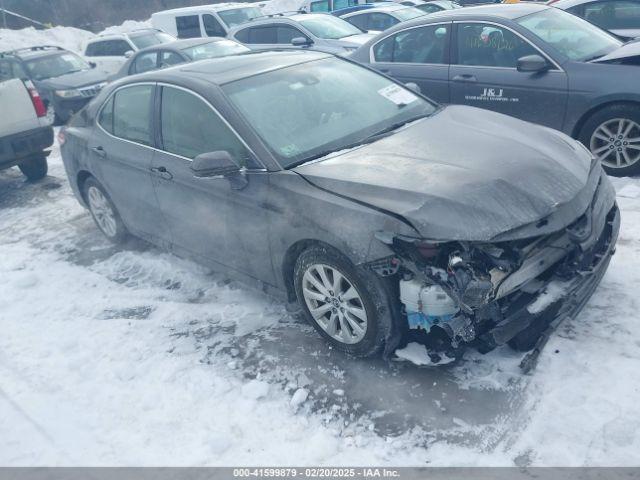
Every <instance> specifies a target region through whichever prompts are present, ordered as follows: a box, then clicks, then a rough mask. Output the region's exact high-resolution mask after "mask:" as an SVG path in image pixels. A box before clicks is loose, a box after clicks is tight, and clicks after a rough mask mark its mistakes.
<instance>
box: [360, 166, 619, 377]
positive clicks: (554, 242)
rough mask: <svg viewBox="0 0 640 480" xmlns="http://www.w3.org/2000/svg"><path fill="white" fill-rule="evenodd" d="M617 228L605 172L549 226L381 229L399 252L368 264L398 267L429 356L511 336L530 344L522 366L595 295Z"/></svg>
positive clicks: (484, 348) (406, 309)
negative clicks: (439, 236)
mask: <svg viewBox="0 0 640 480" xmlns="http://www.w3.org/2000/svg"><path fill="white" fill-rule="evenodd" d="M619 229H620V213H619V210H618V207H617V205H616V204H615V194H614V193H613V190H612V188H611V187H610V185H609V184H608V180H607V179H606V177H604V176H603V177H602V178H601V180H600V183H599V186H598V188H597V189H596V191H595V193H594V196H593V199H592V201H591V203H590V205H589V207H588V209H587V211H586V212H584V214H583V215H582V216H580V217H579V218H578V219H576V220H574V221H573V222H571V223H570V224H569V225H568V226H567V227H565V228H563V229H561V230H559V231H557V232H554V233H552V234H550V235H543V236H540V237H534V238H525V239H519V240H512V241H503V242H496V243H493V244H490V243H476V242H463V241H456V242H431V243H429V242H426V241H424V240H416V239H413V240H410V239H407V238H400V237H399V236H389V235H387V234H381V235H380V236H379V237H378V238H379V239H380V240H382V241H383V242H385V243H387V244H388V245H389V246H390V247H391V249H392V250H393V251H394V252H395V255H394V256H392V257H389V258H386V259H382V260H379V261H377V262H374V263H372V264H370V267H371V268H372V269H373V270H374V271H376V273H378V275H381V276H387V277H389V276H392V275H395V276H397V278H398V281H399V284H400V289H399V290H400V293H399V295H400V300H401V303H402V307H403V322H404V326H405V328H406V329H407V330H408V332H407V333H408V334H409V335H408V337H409V338H413V339H417V340H419V341H421V343H424V344H425V345H426V346H427V350H428V352H429V355H430V356H431V358H432V361H433V362H434V363H448V362H449V361H450V358H451V357H453V356H457V355H458V354H459V352H460V350H461V349H463V348H464V347H466V346H473V347H475V348H477V349H478V350H479V351H481V352H483V353H485V352H489V351H491V350H493V349H494V348H496V347H498V346H500V345H503V344H505V343H509V344H511V345H512V346H514V347H516V348H517V349H519V350H529V351H530V352H529V354H528V355H527V356H526V357H525V358H524V359H523V361H522V364H521V367H522V369H523V370H524V371H528V370H530V369H531V368H532V367H533V366H534V365H535V362H536V360H537V356H538V355H539V353H540V351H541V350H542V348H543V347H544V344H545V343H546V340H547V339H548V338H549V335H550V333H551V332H552V331H553V329H555V328H556V327H557V326H558V325H559V324H560V323H561V322H562V321H563V320H565V319H567V318H573V317H575V316H576V315H577V314H578V313H579V312H580V311H581V310H582V308H583V307H584V305H585V304H586V303H587V301H588V300H589V298H590V297H591V295H592V294H593V292H594V290H595V289H596V287H597V286H598V284H599V283H600V281H601V279H602V277H603V275H604V273H605V271H606V269H607V267H608V265H609V262H610V259H611V256H612V255H613V253H614V252H615V245H616V241H617V238H618V232H619ZM396 346H397V345H396ZM394 349H395V346H394ZM386 353H387V354H390V353H391V352H389V351H387V352H386Z"/></svg>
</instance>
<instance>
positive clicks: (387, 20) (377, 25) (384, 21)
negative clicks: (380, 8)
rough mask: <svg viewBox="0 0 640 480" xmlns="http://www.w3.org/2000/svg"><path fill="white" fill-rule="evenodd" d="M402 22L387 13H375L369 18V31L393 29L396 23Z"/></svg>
mask: <svg viewBox="0 0 640 480" xmlns="http://www.w3.org/2000/svg"><path fill="white" fill-rule="evenodd" d="M399 22H400V21H399V20H398V19H397V18H394V17H392V16H391V15H388V14H386V13H380V12H373V13H371V14H370V17H369V27H368V28H367V30H378V31H380V32H381V31H383V30H386V29H387V28H391V27H393V26H394V25H395V24H396V23H399Z"/></svg>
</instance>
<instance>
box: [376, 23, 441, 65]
mask: <svg viewBox="0 0 640 480" xmlns="http://www.w3.org/2000/svg"><path fill="white" fill-rule="evenodd" d="M436 25H453V22H451V21H448V22H437V23H425V24H423V25H414V26H413V27H409V28H405V29H403V30H397V31H395V32H393V33H390V34H388V35H387V36H385V37H382V38H381V39H380V40H378V41H377V42H376V43H374V44H373V45H371V48H369V62H370V63H371V64H374V63H392V64H394V65H445V66H447V65H451V64H450V63H444V62H443V63H417V62H378V61H376V57H375V55H374V54H373V49H374V48H376V45H378V44H379V43H382V42H384V41H385V40H386V39H388V38H389V37H393V36H395V35H398V34H399V33H404V32H408V31H409V30H415V29H416V28H425V27H432V26H436ZM449 35H451V31H449Z"/></svg>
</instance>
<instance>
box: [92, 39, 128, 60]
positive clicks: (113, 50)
mask: <svg viewBox="0 0 640 480" xmlns="http://www.w3.org/2000/svg"><path fill="white" fill-rule="evenodd" d="M131 50H133V49H132V48H131V45H129V44H128V43H127V42H126V41H125V40H104V41H100V42H93V43H90V44H89V45H87V51H86V52H85V55H86V56H88V57H122V56H124V54H125V53H127V52H128V51H131Z"/></svg>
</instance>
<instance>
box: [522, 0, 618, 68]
mask: <svg viewBox="0 0 640 480" xmlns="http://www.w3.org/2000/svg"><path fill="white" fill-rule="evenodd" d="M516 22H518V23H519V24H520V25H522V26H523V27H524V28H526V29H527V30H529V31H530V32H531V33H533V34H534V35H536V36H537V37H539V38H540V39H542V40H543V41H544V42H547V43H548V44H550V45H551V46H552V47H554V48H555V49H556V50H558V51H559V52H560V53H562V54H564V55H566V56H567V57H569V58H570V59H571V60H576V61H580V62H584V61H588V60H593V59H596V58H598V57H601V56H603V55H606V54H608V53H611V52H612V51H614V50H616V49H617V48H619V47H620V46H621V45H622V42H620V41H619V40H617V39H616V38H615V37H613V36H611V35H609V34H608V33H607V32H605V31H604V30H600V29H599V28H598V27H596V26H595V25H592V24H591V23H589V22H587V21H585V20H582V19H581V18H579V17H576V16H574V15H572V14H570V13H567V12H565V11H562V10H558V9H555V8H552V9H549V10H544V11H542V12H538V13H532V14H531V15H526V16H524V17H522V18H519V19H517V20H516Z"/></svg>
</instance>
